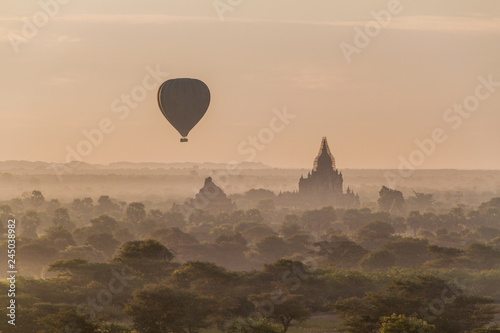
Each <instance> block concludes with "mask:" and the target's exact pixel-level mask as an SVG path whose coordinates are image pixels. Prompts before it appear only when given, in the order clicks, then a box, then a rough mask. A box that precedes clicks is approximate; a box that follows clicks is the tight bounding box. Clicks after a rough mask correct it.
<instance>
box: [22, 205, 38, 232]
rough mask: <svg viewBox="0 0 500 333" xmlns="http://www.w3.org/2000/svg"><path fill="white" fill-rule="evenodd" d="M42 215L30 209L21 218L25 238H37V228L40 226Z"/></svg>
mask: <svg viewBox="0 0 500 333" xmlns="http://www.w3.org/2000/svg"><path fill="white" fill-rule="evenodd" d="M40 222H41V218H40V213H38V211H36V210H34V209H30V210H28V211H26V213H24V215H23V217H22V218H21V225H22V226H23V236H24V237H31V238H37V237H38V235H37V233H36V228H37V227H38V226H39V225H40Z"/></svg>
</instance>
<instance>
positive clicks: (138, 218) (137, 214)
mask: <svg viewBox="0 0 500 333" xmlns="http://www.w3.org/2000/svg"><path fill="white" fill-rule="evenodd" d="M126 215H127V219H128V221H129V222H130V223H132V224H133V225H137V224H139V223H141V222H143V221H144V218H145V217H146V210H145V208H144V204H143V203H142V202H132V203H130V204H129V205H128V206H127V212H126Z"/></svg>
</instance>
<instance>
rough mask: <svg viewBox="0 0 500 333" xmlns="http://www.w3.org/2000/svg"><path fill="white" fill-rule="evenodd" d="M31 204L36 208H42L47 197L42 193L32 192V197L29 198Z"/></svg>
mask: <svg viewBox="0 0 500 333" xmlns="http://www.w3.org/2000/svg"><path fill="white" fill-rule="evenodd" d="M29 202H30V204H31V205H32V206H33V207H35V208H40V207H41V206H42V205H43V204H44V203H45V197H44V196H43V194H42V192H40V191H36V190H35V191H33V192H31V197H30V198H29Z"/></svg>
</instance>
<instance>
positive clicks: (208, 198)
mask: <svg viewBox="0 0 500 333" xmlns="http://www.w3.org/2000/svg"><path fill="white" fill-rule="evenodd" d="M196 209H202V210H205V211H207V212H210V213H212V214H215V215H217V214H220V213H230V212H232V211H234V210H236V204H235V203H234V202H233V201H232V200H231V199H229V198H228V197H227V196H226V194H225V193H224V191H223V190H222V189H221V188H220V187H219V186H217V185H215V183H214V182H213V181H212V177H208V178H206V179H205V184H204V185H203V187H202V188H201V189H200V191H199V192H198V193H197V194H196V195H195V197H194V198H192V199H188V200H186V202H184V203H183V204H181V205H178V204H176V203H174V204H173V206H172V210H173V211H180V212H181V213H183V214H184V215H185V216H186V217H189V216H190V215H191V213H192V212H193V211H194V210H196Z"/></svg>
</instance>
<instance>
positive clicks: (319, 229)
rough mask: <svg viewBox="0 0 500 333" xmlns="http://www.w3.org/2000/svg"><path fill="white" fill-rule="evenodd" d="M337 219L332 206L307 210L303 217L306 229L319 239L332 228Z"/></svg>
mask: <svg viewBox="0 0 500 333" xmlns="http://www.w3.org/2000/svg"><path fill="white" fill-rule="evenodd" d="M335 219H336V214H335V210H334V209H333V208H332V207H331V206H328V207H323V208H321V209H314V210H306V211H305V212H304V213H302V216H301V220H302V223H303V224H304V227H305V228H306V229H308V230H309V231H310V232H311V233H313V234H315V236H316V237H318V238H319V237H320V236H321V234H322V233H323V232H325V231H326V229H328V228H329V227H330V224H331V223H332V222H335Z"/></svg>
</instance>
